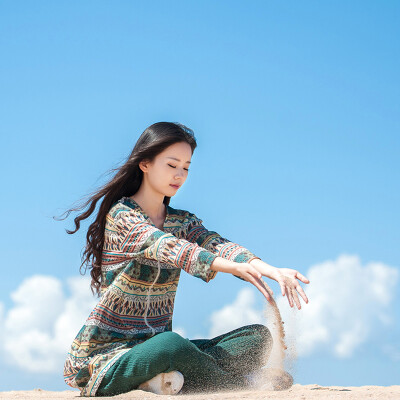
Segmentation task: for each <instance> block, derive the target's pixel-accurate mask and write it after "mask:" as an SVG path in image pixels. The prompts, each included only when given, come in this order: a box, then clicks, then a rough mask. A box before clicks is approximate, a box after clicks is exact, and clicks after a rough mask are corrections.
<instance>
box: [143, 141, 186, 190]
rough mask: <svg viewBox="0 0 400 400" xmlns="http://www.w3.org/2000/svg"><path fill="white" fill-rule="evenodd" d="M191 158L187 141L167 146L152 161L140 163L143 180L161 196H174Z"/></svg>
mask: <svg viewBox="0 0 400 400" xmlns="http://www.w3.org/2000/svg"><path fill="white" fill-rule="evenodd" d="M191 158H192V148H191V147H190V145H189V144H188V143H186V142H179V143H174V144H172V145H171V146H168V147H167V148H166V149H165V150H164V151H163V152H161V153H160V154H158V155H157V156H156V157H155V158H154V160H153V162H145V161H142V162H141V163H140V168H141V170H142V171H143V179H144V182H146V183H147V184H148V185H150V187H151V189H152V190H154V191H156V192H158V193H160V194H162V195H163V196H168V197H172V196H174V195H175V194H176V192H177V191H178V189H179V188H180V187H181V186H182V185H183V183H184V182H185V181H186V178H187V176H188V170H189V165H190V161H191Z"/></svg>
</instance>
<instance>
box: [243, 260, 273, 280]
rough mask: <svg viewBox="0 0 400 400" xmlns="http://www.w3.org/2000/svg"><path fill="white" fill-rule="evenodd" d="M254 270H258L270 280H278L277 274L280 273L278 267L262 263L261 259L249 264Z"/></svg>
mask: <svg viewBox="0 0 400 400" xmlns="http://www.w3.org/2000/svg"><path fill="white" fill-rule="evenodd" d="M249 264H250V265H252V266H253V267H254V268H256V269H257V270H258V271H259V272H261V273H262V274H263V275H264V276H266V277H267V278H270V279H274V280H276V279H275V278H276V273H277V271H278V268H277V267H274V266H273V265H269V264H267V263H266V262H265V261H262V260H261V259H260V258H255V259H253V260H251V261H250V262H249Z"/></svg>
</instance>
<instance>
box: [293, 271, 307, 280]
mask: <svg viewBox="0 0 400 400" xmlns="http://www.w3.org/2000/svg"><path fill="white" fill-rule="evenodd" d="M296 278H298V279H300V280H301V281H302V282H303V283H310V281H309V280H308V279H307V278H306V277H305V276H304V275H302V274H301V273H300V272H299V271H296Z"/></svg>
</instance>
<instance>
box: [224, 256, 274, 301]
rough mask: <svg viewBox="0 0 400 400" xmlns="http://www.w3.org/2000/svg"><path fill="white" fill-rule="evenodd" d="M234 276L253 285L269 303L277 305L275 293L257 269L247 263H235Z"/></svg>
mask: <svg viewBox="0 0 400 400" xmlns="http://www.w3.org/2000/svg"><path fill="white" fill-rule="evenodd" d="M232 274H233V275H236V276H238V277H240V278H242V279H244V280H245V281H247V282H250V283H252V284H253V285H254V286H255V287H256V288H257V289H258V290H259V291H260V292H261V293H262V294H263V295H264V297H265V298H266V299H267V301H268V302H269V303H271V304H272V303H275V300H274V298H273V296H274V292H273V291H272V289H271V288H270V287H269V286H268V285H267V284H266V283H265V282H264V280H263V279H262V274H261V273H260V272H259V271H258V270H257V269H256V268H255V267H253V266H252V265H250V264H247V263H234V266H233V271H232Z"/></svg>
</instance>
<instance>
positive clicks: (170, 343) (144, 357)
mask: <svg viewBox="0 0 400 400" xmlns="http://www.w3.org/2000/svg"><path fill="white" fill-rule="evenodd" d="M271 348H272V337H271V333H270V331H269V329H268V328H267V327H266V326H264V325H261V324H253V325H246V326H243V327H241V328H238V329H234V330H233V331H230V332H228V333H225V334H223V335H220V336H217V337H215V338H212V339H193V340H190V339H185V338H183V337H182V336H180V335H179V334H178V333H176V332H170V331H168V332H162V333H158V334H156V335H155V336H153V337H151V338H150V339H147V340H146V341H145V342H143V343H140V344H138V345H136V346H134V347H133V348H132V349H131V350H129V351H128V352H126V353H125V354H124V355H123V356H121V357H120V358H119V359H118V361H117V362H116V363H115V364H114V365H113V366H112V367H111V368H110V369H109V370H108V371H107V373H106V375H105V376H104V378H103V380H102V382H101V384H100V386H99V388H98V390H97V392H96V396H113V395H116V394H120V393H126V392H129V391H131V390H134V389H136V388H137V387H138V386H139V385H140V384H141V383H142V382H145V381H147V380H149V379H151V378H153V377H154V376H156V375H158V374H159V373H161V372H170V371H179V372H181V373H182V374H183V376H184V384H183V387H182V389H181V391H180V393H188V392H196V391H202V392H204V391H215V390H219V389H222V390H230V389H233V390H234V389H238V388H243V387H247V386H248V385H249V381H248V379H247V378H246V377H245V375H247V374H249V373H251V372H253V371H256V370H257V369H259V368H261V367H263V366H264V365H265V364H266V362H267V359H268V357H269V354H270V351H271Z"/></svg>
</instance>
